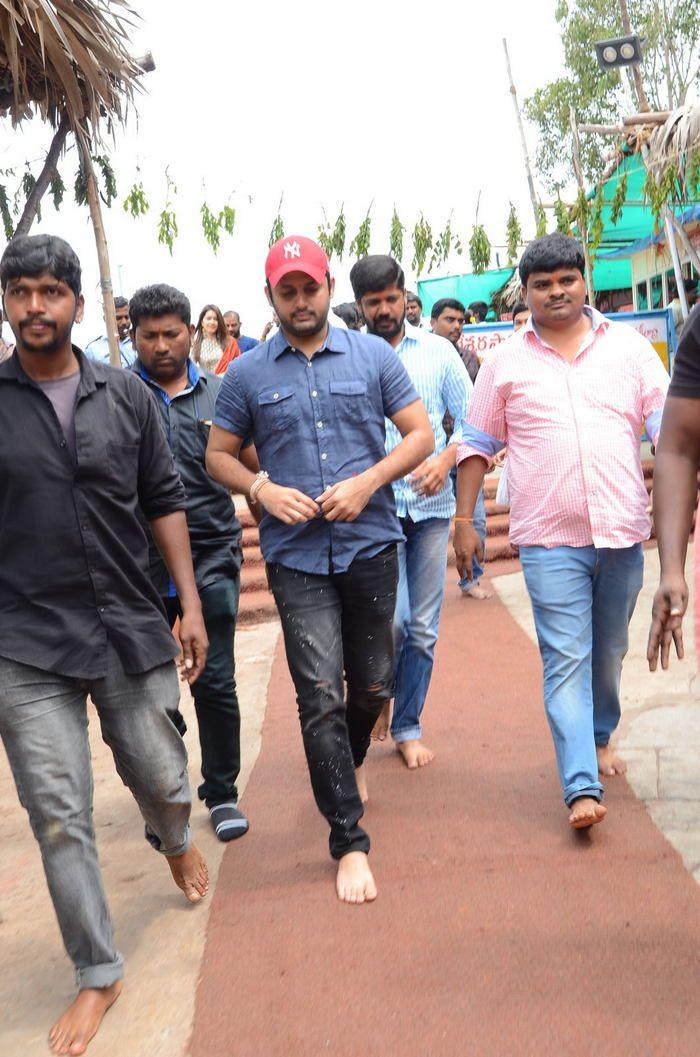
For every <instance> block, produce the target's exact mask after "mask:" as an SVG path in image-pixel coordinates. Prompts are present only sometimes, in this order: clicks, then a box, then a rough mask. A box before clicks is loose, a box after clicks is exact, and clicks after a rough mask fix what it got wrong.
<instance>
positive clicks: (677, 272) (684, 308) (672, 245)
mask: <svg viewBox="0 0 700 1057" xmlns="http://www.w3.org/2000/svg"><path fill="white" fill-rule="evenodd" d="M664 225H665V227H666V238H667V239H668V248H669V250H670V251H671V260H672V261H673V274H674V276H675V279H676V289H677V291H678V300H679V301H680V303H681V315H682V317H683V322H685V321H686V319H687V318H688V298H687V297H686V296H685V286H684V284H683V269H682V268H681V259H680V257H679V256H678V246H677V244H676V237H675V234H674V230H673V221H672V220H671V210H670V209H669V208H668V206H666V207H665V208H664Z"/></svg>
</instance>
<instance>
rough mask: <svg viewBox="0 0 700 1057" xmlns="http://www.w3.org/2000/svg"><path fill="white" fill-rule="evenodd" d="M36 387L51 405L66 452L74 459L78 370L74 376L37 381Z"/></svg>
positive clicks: (78, 383)
mask: <svg viewBox="0 0 700 1057" xmlns="http://www.w3.org/2000/svg"><path fill="white" fill-rule="evenodd" d="M37 385H38V386H40V387H41V389H42V390H43V391H44V393H46V395H47V396H48V398H49V400H50V401H51V403H52V404H53V409H54V411H55V412H56V415H57V416H58V421H59V422H60V423H61V429H62V430H63V436H64V437H65V438H66V444H67V445H68V451H69V452H70V453H71V455H72V457H73V459H75V458H76V443H75V397H76V394H77V392H78V386H79V385H80V370H77V371H76V372H75V374H69V375H68V376H67V377H66V378H51V379H50V380H48V381H44V382H39V381H37Z"/></svg>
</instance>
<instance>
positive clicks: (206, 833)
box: [0, 624, 279, 1057]
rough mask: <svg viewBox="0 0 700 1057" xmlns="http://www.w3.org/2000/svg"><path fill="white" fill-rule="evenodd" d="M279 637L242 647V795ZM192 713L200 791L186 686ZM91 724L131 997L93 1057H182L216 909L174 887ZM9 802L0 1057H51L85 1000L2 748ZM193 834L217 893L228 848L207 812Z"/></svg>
mask: <svg viewBox="0 0 700 1057" xmlns="http://www.w3.org/2000/svg"><path fill="white" fill-rule="evenodd" d="M278 635H279V626H278V625H277V624H263V625H260V626H259V627H255V628H245V629H241V630H239V631H238V633H237V636H236V664H237V669H238V671H237V679H238V687H239V696H240V701H241V716H242V727H243V737H242V745H241V750H242V769H241V780H240V782H239V790H240V791H241V792H242V791H243V790H244V789H245V786H246V784H247V782H248V779H249V777H250V773H251V771H252V769H253V764H254V763H255V760H256V758H257V755H258V752H259V750H260V732H261V729H262V723H263V719H264V715H265V706H266V699H267V684H268V681H269V677H270V666H271V663H272V656H273V653H274V649H275V644H276V642H277V638H278ZM181 708H182V711H183V714H184V715H185V718H186V720H187V724H188V727H189V730H188V732H187V735H186V741H187V748H188V752H189V754H190V782H191V784H192V787H193V789H195V790H196V787H197V784H198V782H199V774H198V767H199V762H200V758H199V744H198V741H197V720H196V717H195V714H194V708H193V706H192V698H191V696H190V693H189V689H188V688H187V687H183V693H182V704H181ZM90 719H91V723H90V745H91V750H92V757H93V772H94V777H95V827H96V831H97V840H98V846H99V850H100V862H101V866H102V871H103V876H104V881H105V887H106V890H107V897H108V899H109V904H110V907H111V911H112V917H113V919H114V923H115V931H116V938H117V944H118V946H119V949H120V950H121V951H122V953H123V954H124V958H125V961H126V981H125V982H126V987H125V989H124V994H123V995H122V997H121V998H120V999H119V1004H118V1005H117V1006H116V1007H115V1009H114V1011H113V1012H112V1013H111V1014H110V1015H109V1016H108V1017H107V1018H106V1019H105V1022H104V1024H103V1026H102V1029H101V1030H100V1033H99V1035H98V1037H97V1038H96V1039H95V1041H94V1042H93V1044H92V1045H91V1046H90V1050H89V1053H90V1057H179V1055H180V1054H182V1053H183V1052H184V1047H185V1044H186V1041H187V1037H188V1035H189V1033H190V1029H191V1024H192V1016H193V1011H194V993H195V985H196V982H197V977H198V975H199V972H200V966H201V960H202V952H203V949H204V936H205V932H206V925H207V920H208V917H209V912H210V908H211V899H209V898H207V899H205V900H204V901H203V902H202V903H201V904H199V905H197V906H188V905H187V904H186V902H185V900H184V896H183V895H182V894H181V893H180V892H179V891H178V889H177V888H175V886H174V885H173V882H172V879H171V877H170V871H169V870H168V867H167V865H166V863H165V862H164V861H162V859H161V858H160V856H158V855H157V854H155V853H154V852H153V851H152V849H151V848H149V846H148V845H147V844H146V842H145V840H144V838H143V822H142V820H141V816H140V815H139V812H138V809H137V808H136V805H135V804H134V801H133V799H132V797H131V794H130V793H129V792H128V791H127V790H126V789H125V788H124V786H123V785H122V784H121V781H120V780H119V778H118V776H117V774H116V772H115V770H114V763H113V761H112V756H111V753H110V752H109V750H108V749H107V747H106V746H105V745H104V743H103V742H102V740H101V738H100V731H99V723H98V721H97V717H96V716H95V714H94V711H92V710H91V713H90ZM195 795H196V794H195ZM0 802H1V803H2V814H0V847H2V849H3V855H2V862H1V863H0V951H1V952H2V955H1V958H0V1054H2V1057H46V1054H47V1052H48V1050H47V1045H46V1035H47V1033H48V1029H49V1028H50V1026H51V1024H52V1023H53V1021H54V1020H55V1019H56V1018H57V1016H58V1015H59V1014H60V1013H61V1012H62V1010H63V1008H64V1007H65V1006H66V1005H68V1003H69V1002H70V1000H71V998H72V997H73V995H74V993H75V992H74V984H73V970H72V967H71V965H70V962H69V961H68V959H67V957H66V955H65V953H64V951H63V945H62V943H61V937H60V934H59V931H58V927H57V924H56V919H55V917H54V914H53V908H52V906H51V903H50V900H49V896H48V892H47V890H46V883H45V880H44V874H43V871H42V867H41V858H40V856H39V852H38V850H37V847H36V844H35V843H34V840H33V838H32V836H31V833H30V830H29V825H28V822H27V816H26V814H25V812H24V811H23V809H22V808H21V807H20V806H19V803H18V801H17V794H16V792H15V787H14V782H13V781H12V776H11V775H10V773H9V768H8V766H7V758H6V756H5V753H4V751H3V750H2V748H0ZM252 826H253V827H254V826H255V821H253V822H252ZM192 828H193V831H194V836H195V840H196V842H197V843H198V844H199V846H200V848H201V849H202V851H203V852H204V854H205V855H206V857H207V861H208V863H209V870H210V876H211V880H212V887H214V886H215V884H216V877H217V873H218V870H219V866H220V863H221V857H222V854H223V845H222V844H220V843H219V842H218V841H217V840H216V838H215V837H214V835H213V833H212V831H211V828H210V826H209V817H208V814H207V812H206V810H205V808H204V807H203V805H201V804H199V802H196V803H195V805H194V809H193V817H192ZM248 839H249V837H248V836H246V837H243V838H241V841H240V842H234V844H233V845H231V846H230V847H231V854H233V855H235V845H236V844H237V843H242V842H243V841H246V840H248ZM125 1025H128V1042H127V1041H126V1035H125ZM212 1057H214V1055H212ZM216 1057H219V1055H216Z"/></svg>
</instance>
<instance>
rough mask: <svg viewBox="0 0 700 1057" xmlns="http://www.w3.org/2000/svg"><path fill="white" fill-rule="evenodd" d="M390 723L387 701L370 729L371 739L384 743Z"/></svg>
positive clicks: (389, 704)
mask: <svg viewBox="0 0 700 1057" xmlns="http://www.w3.org/2000/svg"><path fill="white" fill-rule="evenodd" d="M390 722H391V701H387V703H386V704H385V705H384V708H383V709H382V710H381V712H380V713H379V719H378V720H377V722H376V723H375V724H374V726H373V728H372V737H373V738H374V740H375V741H385V739H386V736H387V734H388V733H389V723H390Z"/></svg>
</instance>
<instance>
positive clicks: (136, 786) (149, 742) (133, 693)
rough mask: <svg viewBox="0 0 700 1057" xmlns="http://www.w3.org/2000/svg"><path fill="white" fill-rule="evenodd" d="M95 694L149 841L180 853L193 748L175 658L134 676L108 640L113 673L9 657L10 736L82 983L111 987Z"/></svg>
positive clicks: (0, 712) (6, 729) (3, 679)
mask: <svg viewBox="0 0 700 1057" xmlns="http://www.w3.org/2000/svg"><path fill="white" fill-rule="evenodd" d="M88 694H90V696H91V698H92V700H93V702H94V705H95V708H96V709H97V713H98V716H99V719H100V727H101V731H102V738H103V740H104V742H105V743H106V744H107V745H108V746H109V748H110V749H111V750H112V755H113V756H114V763H115V765H116V768H117V771H118V773H119V776H120V778H121V779H122V781H123V782H124V785H126V786H127V787H128V788H129V789H130V790H131V792H132V793H133V795H134V797H135V799H136V802H137V804H138V806H139V808H140V810H141V814H142V815H143V818H144V821H145V823H146V838H147V840H148V841H149V842H150V844H152V846H153V847H154V848H156V849H157V850H158V851H160V852H162V853H163V854H164V855H178V854H180V853H182V852H184V851H185V850H186V848H187V846H188V844H189V839H190V835H189V817H190V787H189V781H188V778H187V752H186V750H185V746H184V744H183V741H182V738H181V737H180V735H179V734H178V733H177V731H176V730H175V727H174V726H173V724H172V722H171V720H170V718H169V716H168V709H170V710H172V709H173V708H176V707H177V703H178V700H179V697H180V693H179V687H178V677H177V670H176V667H175V663H174V662H169V663H168V664H163V665H160V666H159V667H157V668H153V669H152V670H151V671H149V672H144V673H143V674H140V675H127V673H126V672H125V671H124V669H123V667H122V665H121V662H120V660H119V657H118V655H117V653H116V652H115V651H114V650H113V649H112V647H111V646H108V658H107V675H106V676H105V678H104V679H96V680H82V679H72V678H69V677H67V676H63V675H56V674H54V673H53V672H45V671H42V670H41V669H39V668H33V667H30V666H29V665H26V664H19V663H18V662H16V661H11V660H8V659H6V658H4V657H0V736H1V737H2V740H3V742H4V745H5V749H6V751H7V756H8V759H9V761H10V767H11V768H12V773H13V775H14V779H15V784H16V785H17V792H18V795H19V799H20V802H21V804H22V806H23V807H24V808H26V810H27V812H28V814H29V821H30V823H31V827H32V830H33V832H34V836H35V837H36V839H37V841H38V842H39V847H40V848H41V857H42V860H43V864H44V872H45V874H46V880H47V882H48V886H49V892H50V894H51V899H52V900H53V905H54V909H55V911H56V916H57V918H58V923H59V926H60V929H61V935H62V936H63V942H64V944H65V947H66V950H67V952H68V955H69V957H70V958H71V960H72V962H73V964H74V965H75V968H76V973H77V980H78V987H79V988H86V987H108V986H109V985H110V984H112V983H114V981H115V980H118V979H119V978H120V977H121V976H123V961H122V956H121V955H120V953H119V952H118V951H117V949H116V948H115V946H114V937H113V930H112V922H111V919H110V915H109V909H108V907H107V901H106V899H105V893H104V889H103V887H102V877H101V875H100V868H99V863H98V859H97V845H96V843H95V830H94V827H93V822H92V790H93V781H92V768H91V765H90V747H89V744H88V733H87V731H88V720H87V695H88Z"/></svg>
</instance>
